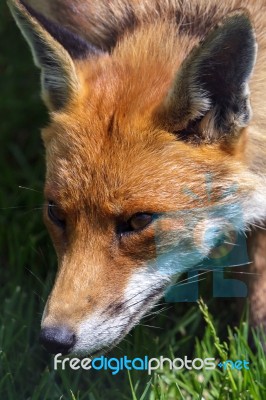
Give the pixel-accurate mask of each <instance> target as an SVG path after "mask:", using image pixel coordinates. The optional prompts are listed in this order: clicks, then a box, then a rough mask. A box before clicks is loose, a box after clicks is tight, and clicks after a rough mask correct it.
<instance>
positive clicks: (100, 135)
mask: <svg viewBox="0 0 266 400" xmlns="http://www.w3.org/2000/svg"><path fill="white" fill-rule="evenodd" d="M108 123H109V122H108V120H106V121H104V120H101V119H100V116H99V115H95V117H94V118H93V115H92V116H90V115H89V112H87V113H86V114H83V113H82V115H79V116H77V113H74V115H71V113H68V114H64V113H61V114H60V115H57V116H55V118H54V121H53V122H52V123H51V124H50V126H49V127H48V128H46V129H45V130H44V132H43V139H44V142H45V145H46V158H47V182H46V196H47V197H52V198H54V199H55V200H56V201H58V202H59V203H60V204H61V205H62V206H64V208H65V209H67V208H69V209H73V207H74V208H75V207H79V208H80V207H83V206H86V205H89V206H90V207H97V208H98V209H99V208H100V210H101V213H102V214H104V213H106V214H117V215H119V214H124V215H125V214H127V213H129V215H130V214H131V215H132V214H134V212H138V211H150V212H162V211H172V210H175V209H182V208H187V207H188V206H189V207H194V203H193V199H192V198H191V197H190V198H188V196H187V194H186V193H185V190H184V189H186V188H189V189H190V190H192V191H194V192H196V193H197V195H199V196H200V197H201V198H202V199H204V197H205V196H206V190H205V188H204V180H205V174H206V173H212V174H213V175H214V177H215V178H218V182H219V179H220V178H221V179H222V177H223V178H224V177H226V176H227V175H229V174H230V172H232V170H233V166H232V165H230V163H229V162H228V157H226V155H224V154H223V152H222V151H219V150H218V149H217V146H216V145H213V146H209V148H206V146H205V147H204V148H200V147H197V148H196V147H195V148H193V147H192V146H190V145H187V144H186V143H183V142H181V141H178V140H176V138H175V137H174V135H172V134H170V133H168V132H165V131H160V130H158V129H155V128H153V127H152V126H151V125H150V127H149V126H148V124H147V125H146V127H145V128H143V126H144V124H143V122H142V121H140V126H142V128H140V127H139V126H138V124H137V122H136V121H135V122H134V123H130V122H129V124H127V121H126V119H125V120H124V121H123V123H122V122H121V121H120V124H119V123H116V122H113V128H112V132H111V133H110V131H109V132H108V128H109V127H108ZM225 161H226V162H225ZM219 177H220V178H219ZM221 186H222V182H221ZM213 195H215V188H214V189H213ZM188 203H189V204H188Z"/></svg>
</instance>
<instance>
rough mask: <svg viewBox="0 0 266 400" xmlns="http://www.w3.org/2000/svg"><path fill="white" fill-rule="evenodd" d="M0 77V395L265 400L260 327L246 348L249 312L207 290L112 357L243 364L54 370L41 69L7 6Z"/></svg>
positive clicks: (52, 262)
mask: <svg viewBox="0 0 266 400" xmlns="http://www.w3.org/2000/svg"><path fill="white" fill-rule="evenodd" d="M0 76H1V78H0V121H1V129H0V141H1V143H0V144H1V146H0V152H1V155H0V284H1V291H0V399H1V400H13V399H14V400H24V399H25V400H26V399H31V400H37V399H41V400H45V399H47V400H54V399H72V400H73V399H76V400H83V399H84V400H85V399H86V400H98V399H108V400H112V399H132V400H133V399H134V400H136V399H137V400H144V399H149V400H157V399H158V400H163V399H165V400H166V399H167V400H172V399H173V400H174V399H181V400H182V399H185V400H189V399H192V400H200V399H205V400H208V399H210V400H212V399H220V400H227V399H232V400H239V399H245V400H247V399H254V400H259V399H264V398H266V360H265V354H264V352H263V349H262V346H261V336H260V335H262V333H261V334H260V333H259V332H253V343H254V344H253V346H252V348H251V347H250V346H249V344H248V336H250V331H251V330H250V329H249V327H248V322H247V318H243V320H242V321H241V322H240V323H238V318H237V316H236V305H235V303H234V302H233V301H231V300H227V301H225V300H223V301H222V300H213V299H212V300H209V298H210V297H211V296H209V295H208V294H206V295H205V301H206V303H207V304H208V306H209V308H210V311H209V310H208V309H207V308H206V306H205V305H204V304H203V303H201V306H200V307H199V305H198V304H195V303H191V304H183V303H180V304H166V305H162V306H160V307H158V308H156V310H161V312H158V315H154V316H150V317H148V318H146V319H145V320H144V321H143V322H142V324H141V325H139V326H138V327H136V328H135V329H134V330H133V331H132V332H131V334H130V335H128V336H127V338H126V340H124V341H123V342H122V343H121V344H120V345H119V346H118V348H116V349H114V350H113V351H112V352H111V354H110V355H109V356H115V357H121V356H123V355H127V356H128V357H129V358H134V357H142V356H144V355H148V356H150V357H159V356H160V355H163V356H164V357H169V358H176V357H180V358H184V357H185V356H186V355H187V356H188V357H190V358H196V357H201V358H206V357H215V358H216V359H217V361H218V360H222V361H223V360H225V359H232V360H237V359H246V360H248V361H249V362H250V370H241V371H237V370H230V369H229V370H227V371H223V370H221V369H219V368H216V369H215V370H211V371H204V372H202V371H197V370H193V371H188V370H182V371H177V372H173V371H171V370H169V368H167V366H166V367H165V368H164V369H163V370H162V371H159V370H158V371H156V372H154V373H152V374H151V375H150V376H149V375H148V374H147V372H146V371H144V372H143V371H130V373H128V372H127V371H123V372H120V373H119V374H117V375H112V374H111V372H110V371H101V372H97V371H95V372H91V371H81V372H80V371H79V372H76V371H71V370H70V369H69V368H68V369H66V370H65V371H60V370H59V371H55V370H54V369H53V365H52V357H51V356H49V355H48V354H47V353H46V352H45V351H44V350H43V349H42V348H41V347H40V345H39V344H38V334H39V327H40V319H41V313H42V310H43V307H44V303H45V299H46V297H47V294H48V293H49V289H50V288H51V286H52V282H53V278H54V274H55V271H56V258H55V254H54V251H53V248H52V245H51V242H50V239H49V237H48V235H47V232H46V230H45V228H44V226H43V224H42V210H41V208H42V202H43V196H42V185H43V179H44V173H45V172H44V151H43V147H42V143H41V139H40V135H39V130H40V128H41V127H42V126H43V125H44V124H45V123H46V121H47V115H46V112H45V109H44V107H43V106H42V104H41V101H40V99H39V93H38V92H39V90H38V88H39V73H38V71H37V70H36V69H35V68H34V67H33V66H32V60H31V56H30V53H29V51H28V48H27V46H26V44H25V43H24V40H23V39H22V38H21V36H20V34H19V32H18V30H17V29H16V28H15V25H14V23H13V21H12V20H11V18H10V16H9V12H8V10H7V7H6V5H5V4H4V2H1V3H0ZM21 187H26V188H28V189H23V188H21ZM165 306H166V308H167V309H166V310H162V308H163V307H165ZM200 308H201V309H200ZM212 315H213V317H212ZM145 325H152V326H157V327H158V329H156V328H154V327H152V326H145Z"/></svg>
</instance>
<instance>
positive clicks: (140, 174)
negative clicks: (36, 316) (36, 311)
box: [8, 0, 266, 353]
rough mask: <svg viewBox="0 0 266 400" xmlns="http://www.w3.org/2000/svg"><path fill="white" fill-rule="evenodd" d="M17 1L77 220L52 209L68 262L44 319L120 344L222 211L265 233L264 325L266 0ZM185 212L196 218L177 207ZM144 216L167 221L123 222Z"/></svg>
mask: <svg viewBox="0 0 266 400" xmlns="http://www.w3.org/2000/svg"><path fill="white" fill-rule="evenodd" d="M8 3H9V6H10V8H11V11H12V13H13V15H14V17H15V19H16V21H17V23H18V25H19V27H20V29H21V30H22V33H23V34H24V36H25V37H26V39H27V41H28V43H29V45H30V46H31V49H32V52H33V57H34V60H35V64H36V65H37V66H38V67H39V68H40V69H41V72H42V96H43V99H44V101H45V103H46V105H47V107H48V109H49V111H50V122H49V125H48V126H47V127H46V128H45V129H43V132H42V137H43V141H44V144H45V148H46V164H47V174H46V184H45V198H46V201H47V204H48V203H49V202H52V204H53V205H55V207H56V217H57V220H60V221H64V223H65V227H64V229H62V227H59V226H58V225H56V224H55V223H54V222H53V221H52V220H51V218H50V217H49V214H48V211H47V209H48V208H47V207H46V208H45V210H44V219H45V223H46V225H47V227H48V230H49V232H50V234H51V237H52V239H53V242H54V245H55V248H56V251H57V255H58V263H59V268H58V274H57V277H56V282H55V285H54V288H53V290H52V293H51V295H50V296H49V299H48V301H47V305H46V307H45V311H44V315H43V320H42V328H45V327H53V326H58V325H60V326H67V327H69V328H70V329H72V331H73V332H74V333H75V337H76V341H75V344H74V345H73V347H72V348H71V351H73V352H90V353H94V352H97V351H100V350H102V349H104V348H109V347H110V346H112V345H114V344H115V343H117V342H118V341H120V340H121V339H122V337H124V335H125V334H126V333H127V332H128V331H129V330H130V329H131V327H132V326H134V325H135V324H136V323H137V322H138V321H139V319H140V318H141V317H142V315H143V314H144V313H145V312H146V311H147V310H148V309H149V308H150V307H152V305H153V304H154V303H155V301H156V300H157V299H159V298H160V297H161V296H162V295H163V292H164V290H165V288H166V287H167V286H168V285H169V284H170V283H171V282H172V281H173V279H175V278H176V276H178V275H180V274H181V273H182V272H184V271H187V270H189V269H190V268H192V267H193V266H195V265H196V264H197V263H199V262H200V261H201V259H199V257H198V253H197V252H196V251H195V243H197V244H198V246H199V247H200V248H201V254H202V258H204V257H207V256H208V254H209V253H210V252H211V251H212V249H213V248H214V247H215V243H216V237H215V233H214V234H213V237H211V238H209V241H208V243H207V244H206V243H204V244H203V242H204V233H206V231H207V230H208V229H209V228H210V227H211V228H213V227H218V228H219V230H224V229H226V226H227V222H225V219H226V220H227V221H229V224H230V225H232V226H234V228H235V230H236V231H238V232H239V231H242V232H252V233H251V234H250V254H251V256H252V260H253V264H252V266H251V269H252V271H254V272H256V273H258V274H261V277H259V278H258V279H257V278H254V280H253V281H252V282H253V283H252V286H251V289H252V290H251V295H250V299H251V310H252V317H253V320H254V323H255V324H256V323H257V324H264V326H266V311H264V299H265V295H266V276H265V275H266V250H265V243H266V235H265V232H264V230H263V223H264V221H265V218H266V190H265V189H266V118H265V104H266V83H265V82H266V70H265V69H266V34H265V33H266V1H265V0H232V1H230V2H225V1H221V0H213V1H210V0H191V1H183V0H133V1H129V0H112V1H108V0H101V1H92V0H72V1H70V0H54V1H47V0H46V1H44V0H43V1H41V0H39V1H27V2H26V4H25V3H24V2H21V1H19V0H8ZM207 175H209V176H211V179H212V191H211V196H209V194H208V192H207V191H206V176H207ZM232 187H236V188H237V189H236V190H235V191H231V188H232ZM189 193H190V194H191V193H192V194H193V195H189ZM231 203H232V204H238V208H237V207H230V206H228V205H229V204H231ZM217 207H218V208H219V207H220V208H219V210H220V209H224V210H225V211H224V214H223V213H220V211H219V212H218V214H217V213H214V212H213V211H210V209H217ZM186 210H188V211H189V217H188V218H189V220H190V221H191V222H192V225H191V226H192V227H190V226H184V223H183V221H182V218H181V220H180V218H179V219H178V218H175V217H173V218H172V217H171V215H172V216H173V215H174V213H176V212H179V213H180V212H185V211H186ZM138 213H148V214H151V215H156V216H157V217H158V218H156V219H155V220H154V221H153V222H152V223H151V224H149V225H148V226H147V227H145V229H142V230H140V231H138V232H133V233H132V232H131V233H130V234H117V231H116V228H117V225H118V224H119V223H120V222H121V221H122V222H124V221H128V220H130V218H131V217H132V216H133V215H135V214H138ZM254 226H255V228H256V231H253V230H252V229H254ZM195 227H197V228H196V229H195ZM158 232H159V236H160V238H159V239H158ZM165 255H167V257H166V256H165ZM158 259H160V260H161V261H160V262H161V264H160V265H159V266H158V265H157V263H158ZM262 278H263V279H262Z"/></svg>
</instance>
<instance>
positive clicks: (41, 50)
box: [8, 0, 99, 111]
mask: <svg viewBox="0 0 266 400" xmlns="http://www.w3.org/2000/svg"><path fill="white" fill-rule="evenodd" d="M8 5H9V7H10V10H11V13H12V15H13V17H14V18H15V20H16V23H17V25H18V26H19V28H20V29H21V31H22V34H23V35H24V37H25V38H26V40H27V42H28V44H29V46H30V48H31V50H32V54H33V58H34V62H35V64H36V66H37V67H39V68H40V69H41V80H42V97H43V99H44V102H45V103H46V105H47V106H48V108H49V109H50V110H51V111H55V110H59V109H60V108H62V107H63V106H64V105H65V104H66V103H67V101H68V100H69V99H70V98H73V97H74V96H75V94H76V93H77V92H78V90H79V86H80V83H79V79H78V76H77V72H76V69H75V64H74V60H76V59H82V58H85V57H87V56H88V55H89V54H97V53H98V52H99V50H98V49H96V48H95V47H94V46H92V45H90V44H89V43H87V42H86V41H85V40H83V39H82V38H80V37H79V36H77V35H76V34H73V33H72V32H70V31H68V30H67V29H66V28H63V27H60V26H58V25H57V24H56V23H54V22H51V21H49V20H47V19H46V18H45V17H44V16H42V15H40V14H39V13H37V12H36V11H34V10H33V9H32V8H31V7H29V6H27V5H26V4H24V2H22V1H19V0H8Z"/></svg>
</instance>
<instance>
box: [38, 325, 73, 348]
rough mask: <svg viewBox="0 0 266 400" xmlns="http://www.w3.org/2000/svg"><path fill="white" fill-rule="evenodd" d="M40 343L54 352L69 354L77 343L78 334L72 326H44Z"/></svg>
mask: <svg viewBox="0 0 266 400" xmlns="http://www.w3.org/2000/svg"><path fill="white" fill-rule="evenodd" d="M40 343H41V344H42V345H43V346H44V347H45V348H46V350H47V351H48V352H49V353H52V354H58V353H62V354H68V353H69V352H70V351H71V349H72V348H73V347H74V345H75V343H76V336H75V334H74V332H73V331H71V329H70V328H67V327H65V326H54V327H46V328H42V330H41V333H40Z"/></svg>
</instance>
